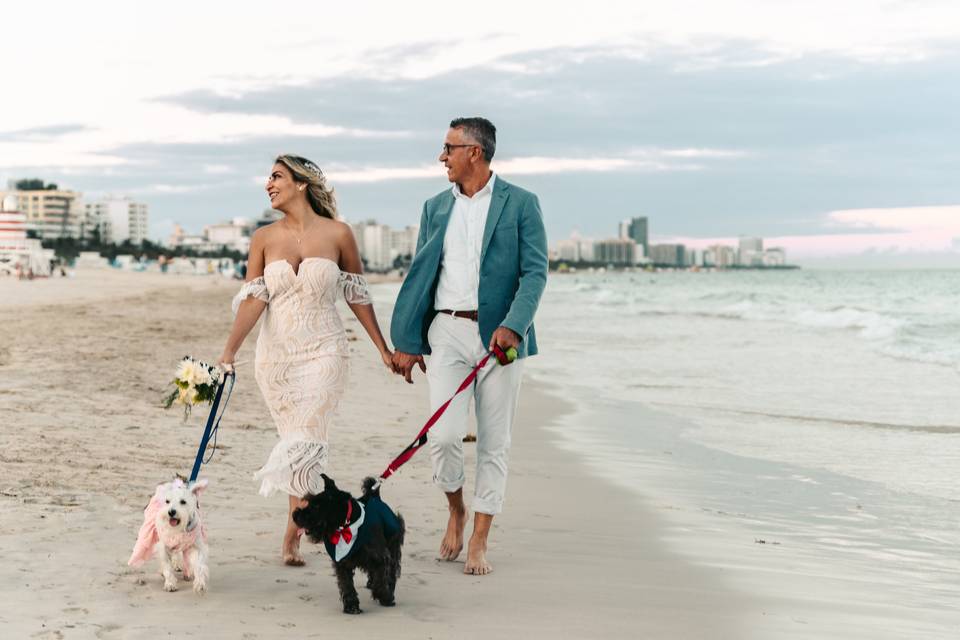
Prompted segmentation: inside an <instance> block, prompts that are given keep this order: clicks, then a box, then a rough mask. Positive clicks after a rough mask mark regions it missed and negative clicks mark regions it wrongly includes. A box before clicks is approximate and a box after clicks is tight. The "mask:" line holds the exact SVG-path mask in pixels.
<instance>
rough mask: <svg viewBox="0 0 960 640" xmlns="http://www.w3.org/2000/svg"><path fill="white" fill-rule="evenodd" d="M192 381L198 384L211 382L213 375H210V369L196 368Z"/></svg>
mask: <svg viewBox="0 0 960 640" xmlns="http://www.w3.org/2000/svg"><path fill="white" fill-rule="evenodd" d="M193 383H194V384H195V385H198V386H199V385H202V384H213V376H211V375H210V370H209V369H207V368H206V367H202V368H197V370H196V374H195V377H194V380H193Z"/></svg>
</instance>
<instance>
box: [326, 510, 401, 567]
mask: <svg viewBox="0 0 960 640" xmlns="http://www.w3.org/2000/svg"><path fill="white" fill-rule="evenodd" d="M357 504H359V505H360V517H359V518H357V519H356V520H355V521H354V522H352V523H351V524H350V527H349V528H350V535H349V538H350V540H349V541H348V540H347V539H346V538H347V537H348V536H347V535H345V534H344V533H342V534H341V535H339V536H337V538H338V539H337V542H336V543H333V542H331V541H330V540H329V539H327V540H324V541H323V546H324V547H325V548H326V550H327V554H328V555H329V556H330V557H331V558H332V559H333V561H334V562H341V561H342V560H344V559H346V558H348V557H350V555H351V554H353V552H354V551H356V550H357V549H359V548H361V547H362V546H363V545H365V544H366V543H367V541H369V540H370V535H371V534H370V532H371V531H373V530H374V529H376V528H377V527H378V525H379V526H380V527H382V528H383V535H384V537H386V538H388V539H389V538H392V537H393V536H395V535H397V534H398V533H400V520H399V519H398V518H397V515H396V514H395V513H394V512H393V511H392V510H391V509H390V507H388V506H387V504H386V503H385V502H384V501H383V500H381V499H380V497H379V496H370V498H369V499H368V500H367V503H366V504H364V503H362V502H359V501H358V502H357Z"/></svg>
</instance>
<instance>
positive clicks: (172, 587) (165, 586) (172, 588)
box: [163, 580, 177, 591]
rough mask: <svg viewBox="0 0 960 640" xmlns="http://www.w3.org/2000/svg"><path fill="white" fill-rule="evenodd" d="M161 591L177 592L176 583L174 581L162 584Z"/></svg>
mask: <svg viewBox="0 0 960 640" xmlns="http://www.w3.org/2000/svg"><path fill="white" fill-rule="evenodd" d="M163 590H164V591H176V590H177V582H176V580H167V581H166V582H164V583H163Z"/></svg>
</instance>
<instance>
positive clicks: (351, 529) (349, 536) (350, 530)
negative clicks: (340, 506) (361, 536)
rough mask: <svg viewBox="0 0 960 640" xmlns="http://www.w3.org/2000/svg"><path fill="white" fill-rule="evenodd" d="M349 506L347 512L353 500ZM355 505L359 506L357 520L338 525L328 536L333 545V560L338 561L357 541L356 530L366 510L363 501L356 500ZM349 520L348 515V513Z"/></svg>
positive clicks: (350, 511) (349, 511) (358, 529)
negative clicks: (348, 523)
mask: <svg viewBox="0 0 960 640" xmlns="http://www.w3.org/2000/svg"><path fill="white" fill-rule="evenodd" d="M350 504H351V507H349V508H348V514H350V513H352V511H353V509H352V506H353V501H352V500H351V501H350ZM357 506H358V507H360V517H359V518H357V521H356V522H354V523H353V524H350V525H344V526H342V527H340V528H339V529H338V530H337V531H335V532H334V534H333V535H332V536H330V543H331V544H332V545H333V547H334V552H333V560H334V562H340V561H341V560H343V559H344V558H345V557H347V554H349V553H350V551H351V550H352V549H353V545H355V544H356V543H357V532H358V531H360V526H361V525H362V524H363V521H364V519H365V518H366V510H365V509H364V508H363V503H362V502H358V503H357ZM348 520H349V515H348Z"/></svg>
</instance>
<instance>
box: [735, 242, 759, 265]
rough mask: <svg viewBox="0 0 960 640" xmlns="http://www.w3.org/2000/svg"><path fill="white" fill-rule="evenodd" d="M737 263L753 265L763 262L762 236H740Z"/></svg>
mask: <svg viewBox="0 0 960 640" xmlns="http://www.w3.org/2000/svg"><path fill="white" fill-rule="evenodd" d="M739 244H740V246H739V249H738V254H739V256H738V260H737V264H739V265H740V266H743V267H754V266H759V265H762V264H763V238H753V237H749V236H741V237H740V243H739Z"/></svg>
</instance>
